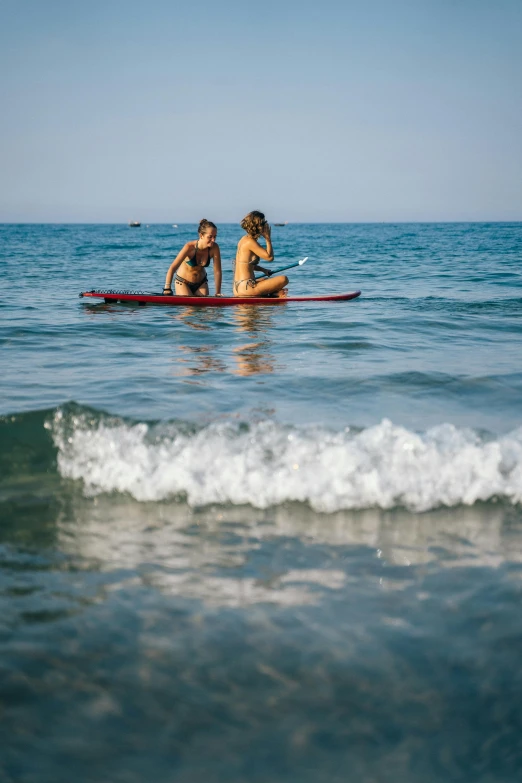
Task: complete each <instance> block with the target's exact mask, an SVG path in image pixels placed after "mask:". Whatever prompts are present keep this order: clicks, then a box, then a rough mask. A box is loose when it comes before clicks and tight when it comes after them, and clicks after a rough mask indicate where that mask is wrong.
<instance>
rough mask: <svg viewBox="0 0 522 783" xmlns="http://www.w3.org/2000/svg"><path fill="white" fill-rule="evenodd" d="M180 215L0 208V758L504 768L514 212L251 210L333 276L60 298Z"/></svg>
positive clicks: (518, 727)
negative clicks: (280, 290) (404, 218)
mask: <svg viewBox="0 0 522 783" xmlns="http://www.w3.org/2000/svg"><path fill="white" fill-rule="evenodd" d="M195 228H196V227H195V226H194V225H192V226H188V225H183V226H179V227H177V228H174V227H172V226H159V225H151V226H148V227H146V226H142V228H140V229H129V228H128V227H127V226H117V225H114V226H113V225H106V226H102V225H92V226H81V225H78V226H76V225H67V226H65V225H56V226H53V225H50V226H32V225H3V226H0V269H1V275H2V293H1V295H0V341H1V345H2V356H3V362H2V373H1V377H0V389H1V395H0V406H1V410H0V414H2V417H1V418H0V470H1V474H0V475H1V477H0V520H1V521H0V705H1V708H0V740H1V743H0V744H1V747H2V751H1V752H0V780H2V781H3V780H4V779H5V780H6V781H17V782H18V781H24V782H25V781H27V783H29V782H30V783H43V782H44V781H45V782H47V781H49V782H51V781H52V783H61V782H62V781H64V783H65V782H66V781H67V783H69V781H70V780H72V779H76V780H79V781H93V783H94V781H97V782H98V781H104V782H105V781H111V782H112V781H114V782H115V783H120V781H121V783H128V782H130V783H134V781H136V783H137V782H138V781H140V782H141V781H143V780H145V779H152V778H153V779H154V780H155V781H157V783H163V782H165V783H170V781H174V780H175V781H181V782H182V783H184V782H185V781H187V783H188V782H189V781H190V782H191V783H192V781H198V780H202V781H203V780H204V781H205V782H206V783H208V782H210V783H212V781H227V782H228V781H238V782H239V781H256V782H257V781H259V783H264V782H265V781H267V780H270V781H271V782H272V781H276V782H278V781H281V783H283V782H284V783H288V782H289V781H299V783H301V782H306V781H318V780H320V781H325V782H326V783H330V781H332V782H333V781H343V783H344V782H345V781H352V780H353V781H360V780H371V781H378V782H379V783H380V781H383V783H384V781H390V780H401V781H404V782H405V783H409V781H412V783H413V781H419V780H422V781H423V783H431V781H439V780H440V781H443V780H444V781H448V780H459V781H473V782H474V783H475V782H476V781H510V782H511V781H515V780H518V779H519V778H520V775H521V774H522V744H521V742H520V732H521V731H522V708H521V706H520V698H519V694H520V689H521V687H522V676H521V674H520V665H519V658H520V644H521V642H522V622H521V619H520V610H519V607H520V600H521V598H522V511H521V509H522V405H521V399H522V372H521V370H520V366H521V361H520V356H521V336H522V319H521V306H522V290H521V276H522V271H521V258H522V224H521V223H496V224H495V223H493V224H425V225H421V224H412V225H407V224H400V225H389V224H379V225H377V224H376V225H342V224H332V225H327V224H324V225H288V226H285V227H282V228H276V227H274V229H273V241H274V246H275V252H276V264H275V266H276V267H277V266H284V265H285V264H287V263H291V262H292V261H294V260H297V259H299V258H302V257H304V256H309V259H310V260H309V261H308V262H307V263H306V264H305V265H304V266H303V267H302V268H301V269H299V270H297V271H293V272H291V273H290V291H291V293H293V294H309V293H312V292H313V293H324V294H327V293H333V292H345V291H353V290H356V289H361V290H362V296H361V297H360V298H359V299H357V300H354V301H350V302H345V303H335V304H329V305H324V304H323V305H321V304H320V303H310V304H307V305H297V304H295V305H294V304H291V303H287V304H285V305H282V306H277V307H259V308H257V307H234V308H223V309H213V308H212V309H199V308H198V309H189V308H167V307H153V306H147V307H143V308H142V307H136V306H128V305H121V304H120V305H114V304H113V305H106V304H104V303H103V302H101V303H99V304H96V303H94V300H86V299H79V298H78V293H79V292H80V291H82V290H89V289H91V288H94V287H97V288H104V287H106V288H122V289H138V290H145V291H159V290H161V288H162V286H163V282H164V277H165V272H166V270H167V268H168V266H169V264H170V261H171V260H172V258H173V257H174V256H175V254H176V253H177V251H178V250H179V248H180V247H181V246H182V245H183V244H184V243H185V242H186V241H187V240H189V239H194V238H195V237H196V234H195ZM240 235H241V231H240V229H239V227H237V226H231V225H226V226H219V234H218V242H219V244H220V247H221V253H222V257H223V267H224V283H223V291H224V292H225V293H228V292H229V291H230V290H231V281H232V258H233V255H234V249H235V245H236V243H237V240H238V238H239V236H240ZM209 277H210V289H211V292H213V279H212V273H211V274H210V275H209Z"/></svg>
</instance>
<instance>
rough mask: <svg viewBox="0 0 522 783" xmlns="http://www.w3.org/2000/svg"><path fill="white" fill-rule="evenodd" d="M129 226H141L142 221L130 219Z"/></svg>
mask: <svg viewBox="0 0 522 783" xmlns="http://www.w3.org/2000/svg"><path fill="white" fill-rule="evenodd" d="M129 226H130V227H131V228H139V227H140V226H141V223H140V221H139V220H131V221H129Z"/></svg>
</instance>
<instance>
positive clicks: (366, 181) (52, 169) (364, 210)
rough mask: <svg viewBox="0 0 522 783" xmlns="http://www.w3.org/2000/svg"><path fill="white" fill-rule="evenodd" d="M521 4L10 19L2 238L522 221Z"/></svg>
mask: <svg viewBox="0 0 522 783" xmlns="http://www.w3.org/2000/svg"><path fill="white" fill-rule="evenodd" d="M521 41H522V0H495V2H492V0H343V2H340V1H339V2H333V1H332V0H320V1H319V0H315V2H310V1H309V0H300V1H299V2H294V0H278V1H277V2H276V1H275V0H266V2H259V0H258V1H257V2H255V0H252V1H251V2H249V0H241V1H239V0H238V1H237V2H236V0H221V2H216V0H214V2H209V0H199V1H198V0H192V2H190V3H187V2H178V1H177V0H148V2H147V3H145V2H143V0H140V2H137V0H90V1H89V2H85V0H0V222H4V223H5V222H36V223H38V222H77V223H97V222H103V223H119V222H128V221H129V220H141V221H142V222H147V223H153V222H154V223H183V222H193V221H199V220H200V219H201V218H202V217H206V218H207V219H209V220H213V221H214V222H237V221H239V220H240V219H241V218H242V217H243V215H244V214H246V213H247V212H248V211H249V210H251V209H260V210H262V211H263V212H265V213H266V214H267V216H268V218H269V219H270V220H272V221H276V222H277V221H285V220H286V221H290V222H330V221H331V222H379V221H406V222H408V221H446V220H448V221H454V220H455V221H459V220H463V221H468V220H486V221H489V220H522V45H521Z"/></svg>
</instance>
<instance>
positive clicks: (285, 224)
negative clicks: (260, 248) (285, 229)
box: [274, 220, 288, 226]
mask: <svg viewBox="0 0 522 783" xmlns="http://www.w3.org/2000/svg"><path fill="white" fill-rule="evenodd" d="M287 225H288V220H287V221H286V223H274V226H287Z"/></svg>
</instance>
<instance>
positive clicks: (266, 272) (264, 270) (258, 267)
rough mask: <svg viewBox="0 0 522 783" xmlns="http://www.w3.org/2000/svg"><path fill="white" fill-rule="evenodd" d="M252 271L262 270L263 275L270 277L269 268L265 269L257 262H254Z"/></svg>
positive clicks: (270, 271)
mask: <svg viewBox="0 0 522 783" xmlns="http://www.w3.org/2000/svg"><path fill="white" fill-rule="evenodd" d="M253 268H254V271H256V272H262V273H263V274H264V275H267V277H270V275H271V274H272V270H271V269H265V268H264V267H263V266H259V264H254V267H253Z"/></svg>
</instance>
